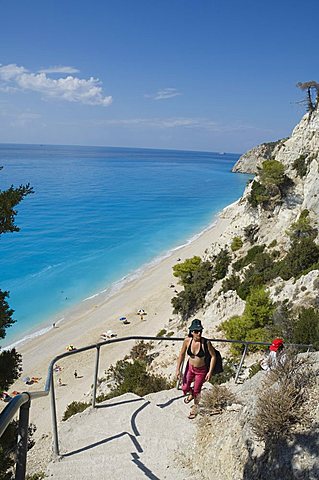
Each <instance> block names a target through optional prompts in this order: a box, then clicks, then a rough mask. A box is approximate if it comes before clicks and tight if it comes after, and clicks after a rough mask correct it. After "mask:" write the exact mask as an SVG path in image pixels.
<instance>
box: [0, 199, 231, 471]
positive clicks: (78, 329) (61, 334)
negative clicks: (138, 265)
mask: <svg viewBox="0 0 319 480" xmlns="http://www.w3.org/2000/svg"><path fill="white" fill-rule="evenodd" d="M237 202H238V200H237ZM237 202H234V203H232V204H231V205H229V206H227V207H225V208H224V209H223V210H222V211H221V212H220V213H219V215H218V216H217V217H216V218H215V219H214V222H213V223H212V224H211V226H210V227H209V228H207V229H205V231H204V232H202V233H201V234H198V235H196V237H195V239H194V240H192V241H191V242H189V243H187V244H186V245H184V246H181V247H179V248H178V249H174V250H173V251H171V252H170V254H169V255H167V256H166V258H164V259H162V260H161V261H159V262H158V263H156V264H154V263H153V264H152V265H149V266H148V268H146V269H145V270H144V271H143V273H142V274H141V275H140V276H139V277H138V278H134V279H131V280H130V281H127V282H126V283H125V284H124V285H123V286H122V288H121V289H119V290H118V291H117V292H116V293H114V294H113V295H112V296H110V297H108V298H104V299H103V300H102V298H100V299H99V301H97V297H94V298H91V299H88V300H86V301H85V302H81V303H80V304H78V305H77V306H76V308H74V309H73V310H72V312H71V313H70V314H69V316H68V318H67V319H66V320H65V321H63V322H62V323H61V324H60V326H57V328H51V329H50V331H48V332H47V333H44V334H43V335H41V336H38V337H35V338H32V339H29V340H28V341H26V342H25V343H24V344H21V346H20V348H18V351H19V353H20V354H22V361H23V371H22V373H21V376H20V378H19V379H18V380H17V381H16V382H15V383H14V385H12V386H11V388H10V390H9V393H11V392H13V391H14V390H16V391H18V392H23V391H30V392H33V391H39V390H43V389H44V385H45V381H46V378H47V373H48V367H49V364H50V362H51V361H52V359H53V358H55V357H56V356H58V355H59V354H61V353H64V352H65V351H66V347H67V346H68V345H70V344H72V345H74V347H75V348H80V347H83V346H86V345H93V344H96V343H98V342H99V341H102V340H101V339H100V335H101V333H102V332H106V331H107V330H112V332H114V333H116V335H117V337H118V338H121V337H128V336H134V335H141V336H156V335H157V334H158V333H159V331H160V330H161V329H162V328H164V327H165V328H166V329H169V330H167V331H172V330H173V331H174V334H175V335H176V336H181V337H182V336H184V334H183V332H181V331H180V328H179V318H178V316H176V315H173V313H172V305H171V298H172V297H173V296H174V294H175V293H176V292H177V291H180V290H181V287H180V286H179V285H178V283H177V278H176V277H174V276H173V270H172V267H173V266H174V265H175V264H176V263H177V261H178V258H179V259H180V261H184V260H185V259H186V258H191V257H193V256H194V255H198V256H203V255H204V254H205V251H206V250H207V248H209V247H210V246H211V245H212V244H214V243H219V242H220V240H221V239H222V242H224V239H225V232H226V231H227V229H228V226H229V225H230V223H231V217H232V212H230V213H229V212H227V211H228V210H229V209H230V207H232V206H233V205H234V204H236V203H237ZM226 235H228V234H227V233H226ZM172 285H174V288H172ZM140 308H143V309H144V310H145V311H146V312H147V315H146V316H145V317H144V319H143V320H141V318H140V317H139V315H137V311H138V309H140ZM121 316H125V317H126V318H127V319H128V322H129V323H128V324H126V325H125V324H123V322H120V321H119V318H120V317H121ZM134 344H135V342H133V341H126V342H121V343H113V344H109V345H107V346H106V347H105V348H102V349H101V357H100V364H99V372H98V375H99V377H103V376H104V377H105V373H106V371H107V369H108V368H109V367H110V366H111V365H114V364H115V363H116V362H117V361H118V360H120V359H123V358H124V356H125V355H127V354H129V352H130V351H131V349H132V347H133V346H134ZM172 348H173V349H174V350H173V351H172V349H167V350H165V349H163V351H162V353H161V356H162V358H163V361H164V362H165V361H169V362H171V360H167V359H168V358H175V353H176V358H177V350H176V349H177V348H179V346H178V345H177V344H176V345H175V346H174V345H172ZM172 354H173V356H172ZM173 362H174V360H173ZM58 363H59V365H60V366H61V368H62V370H61V372H60V373H58V374H56V375H54V380H55V396H56V405H57V412H58V421H61V419H62V416H63V414H64V411H65V409H66V407H67V406H68V405H69V404H70V403H71V402H73V401H83V400H84V401H90V392H91V385H92V383H93V375H94V363H95V351H94V350H90V351H87V352H81V353H79V354H78V355H72V356H70V357H67V358H64V359H62V360H60V361H59V362H58ZM75 370H77V378H75V375H74V372H75ZM26 376H29V377H30V378H31V377H38V378H39V381H38V382H37V383H34V384H32V385H26V384H25V383H24V382H23V381H22V378H24V377H26ZM59 378H60V379H61V382H60V383H62V386H59ZM3 406H5V404H4V405H3ZM50 409H51V407H50V399H49V397H42V398H39V399H37V400H35V401H33V402H32V407H31V411H30V421H31V422H33V423H35V424H36V426H37V431H36V434H35V437H34V438H35V440H36V446H35V447H34V448H33V449H32V450H31V451H30V454H31V455H30V458H34V461H35V462H36V463H37V464H38V462H39V458H41V455H42V454H40V453H39V454H37V448H39V449H41V448H42V452H43V448H44V447H43V442H41V441H38V440H39V439H40V438H41V437H42V439H43V437H45V438H46V439H47V440H45V441H46V442H48V445H47V448H48V450H50V442H51V429H52V427H51V415H50ZM37 443H38V444H39V446H38V447H37ZM41 445H42V446H41ZM31 463H32V460H31Z"/></svg>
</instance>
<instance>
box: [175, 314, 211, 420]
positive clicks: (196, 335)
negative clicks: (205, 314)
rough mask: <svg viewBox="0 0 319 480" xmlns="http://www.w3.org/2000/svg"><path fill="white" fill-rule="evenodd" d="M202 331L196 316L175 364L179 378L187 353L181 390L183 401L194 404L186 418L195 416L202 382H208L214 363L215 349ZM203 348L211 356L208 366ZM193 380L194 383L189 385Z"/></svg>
mask: <svg viewBox="0 0 319 480" xmlns="http://www.w3.org/2000/svg"><path fill="white" fill-rule="evenodd" d="M202 332H203V326H202V323H201V321H200V320H198V319H197V318H196V319H195V320H193V321H192V324H191V326H190V327H189V333H188V337H186V338H185V339H184V342H183V345H182V348H181V350H180V353H179V356H178V360H177V366H176V376H177V377H178V378H179V376H180V375H181V372H180V369H181V365H182V363H183V361H184V359H185V355H186V353H187V355H188V357H189V360H188V362H187V367H186V371H185V374H184V378H183V385H182V390H183V393H184V395H185V398H184V403H187V404H188V403H190V402H191V401H192V400H194V405H193V406H192V408H191V411H190V414H189V416H188V418H195V417H196V415H197V413H198V404H199V400H200V393H201V389H202V386H203V383H204V382H208V381H209V380H210V379H211V376H212V373H213V370H214V367H215V363H216V353H215V350H214V348H213V346H212V344H211V343H210V341H209V340H207V339H206V338H205V337H203V336H202ZM205 348H207V349H208V352H209V354H210V356H211V359H210V364H209V366H208V367H207V366H206V362H205V357H206V353H205ZM193 382H194V385H193V386H191V385H192V383H193Z"/></svg>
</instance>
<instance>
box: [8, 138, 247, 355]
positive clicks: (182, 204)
mask: <svg viewBox="0 0 319 480" xmlns="http://www.w3.org/2000/svg"><path fill="white" fill-rule="evenodd" d="M238 157H239V155H235V154H218V153H207V152H187V151H169V150H150V149H127V148H106V147H105V148H104V147H71V146H47V145H5V144H3V145H0V165H2V166H3V167H4V168H3V170H1V172H0V188H1V190H4V189H6V188H8V187H9V186H10V185H11V184H14V185H15V186H18V185H19V184H25V183H27V182H30V184H31V185H32V186H33V188H34V191H35V193H34V194H33V195H30V196H28V197H26V198H25V199H24V200H23V202H22V203H21V204H19V205H18V207H17V210H18V215H17V218H16V223H17V225H18V226H19V227H20V228H21V231H20V232H18V233H8V234H5V235H2V236H1V239H0V241H1V279H0V281H1V283H0V288H1V289H2V290H9V291H10V299H9V303H10V306H11V307H12V308H13V309H14V310H15V314H14V318H15V319H16V320H17V323H16V324H15V325H14V326H13V327H11V328H10V329H8V330H7V337H6V339H5V341H3V342H2V346H5V345H8V344H10V343H12V342H15V341H17V340H18V339H21V338H23V337H24V336H25V335H27V334H30V332H34V331H35V330H37V328H40V326H41V327H43V325H45V323H46V322H47V325H48V324H49V322H52V318H53V319H55V318H56V319H58V318H59V316H60V315H62V312H63V309H65V308H66V307H70V306H72V305H74V304H76V303H78V302H80V301H83V300H84V299H86V298H88V297H89V296H92V295H94V294H95V293H97V292H99V291H102V290H105V289H108V288H110V287H111V285H112V284H114V282H119V281H120V280H121V279H123V277H126V276H127V275H130V274H132V273H133V272H134V271H135V270H136V269H139V268H141V267H143V265H145V264H146V263H149V262H150V261H152V260H154V259H155V258H158V257H160V256H163V255H165V254H166V253H167V252H168V251H169V250H171V249H173V248H176V247H177V246H179V245H181V244H184V243H185V242H186V241H188V240H189V239H190V238H192V237H193V236H194V235H195V234H196V233H198V232H200V231H201V230H203V229H204V228H205V227H207V226H208V225H210V224H211V223H212V222H213V220H214V216H215V215H216V214H217V213H218V212H219V211H220V210H221V209H222V208H224V207H225V206H226V205H228V204H230V203H232V202H233V201H234V200H236V199H237V198H239V197H240V195H241V194H242V192H243V190H244V187H245V185H246V182H247V179H248V176H247V175H241V174H233V173H231V172H230V170H231V167H232V166H233V164H234V163H235V162H236V160H237V159H238Z"/></svg>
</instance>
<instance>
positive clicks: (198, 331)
mask: <svg viewBox="0 0 319 480" xmlns="http://www.w3.org/2000/svg"><path fill="white" fill-rule="evenodd" d="M192 333H202V331H201V330H193V332H192Z"/></svg>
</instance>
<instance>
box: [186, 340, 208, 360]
mask: <svg viewBox="0 0 319 480" xmlns="http://www.w3.org/2000/svg"><path fill="white" fill-rule="evenodd" d="M192 342H193V339H191V341H190V342H189V345H188V349H187V355H189V356H190V357H191V358H194V357H198V358H202V357H205V352H204V350H203V345H202V342H200V349H199V352H198V353H197V354H196V355H195V354H194V353H193V352H192V348H191V347H192Z"/></svg>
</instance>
